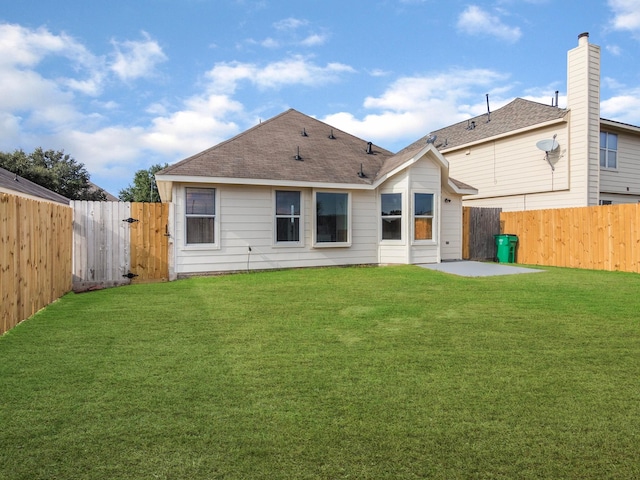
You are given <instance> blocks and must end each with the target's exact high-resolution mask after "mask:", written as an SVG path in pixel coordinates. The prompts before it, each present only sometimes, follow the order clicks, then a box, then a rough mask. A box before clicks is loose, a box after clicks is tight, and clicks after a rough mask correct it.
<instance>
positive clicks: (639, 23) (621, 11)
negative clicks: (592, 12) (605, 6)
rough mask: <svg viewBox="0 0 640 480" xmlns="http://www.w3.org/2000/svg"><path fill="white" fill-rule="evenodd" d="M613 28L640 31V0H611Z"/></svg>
mask: <svg viewBox="0 0 640 480" xmlns="http://www.w3.org/2000/svg"><path fill="white" fill-rule="evenodd" d="M609 8H611V10H612V11H613V14H614V18H613V20H612V25H613V28H614V29H616V30H630V31H632V32H636V33H640V0H609Z"/></svg>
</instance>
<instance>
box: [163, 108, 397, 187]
mask: <svg viewBox="0 0 640 480" xmlns="http://www.w3.org/2000/svg"><path fill="white" fill-rule="evenodd" d="M303 132H304V133H303ZM332 132H333V137H334V138H329V137H330V135H331V133H332ZM371 148H372V153H370V154H369V153H367V142H366V141H365V140H362V139H360V138H357V137H355V136H353V135H350V134H348V133H346V132H344V131H342V130H339V129H337V128H334V127H331V126H330V125H328V124H326V123H324V122H321V121H319V120H316V119H314V118H312V117H309V116H307V115H304V114H302V113H300V112H298V111H296V110H293V109H290V110H287V111H285V112H283V113H281V114H280V115H277V116H275V117H273V118H271V119H269V120H267V121H264V122H262V123H260V124H258V125H256V126H255V127H253V128H250V129H249V130H246V131H245V132H243V133H241V134H239V135H237V136H235V137H233V138H231V139H229V140H227V141H224V142H222V143H219V144H218V145H216V146H214V147H212V148H209V149H207V150H205V151H203V152H200V153H198V154H196V155H193V156H191V157H189V158H186V159H185V160H182V161H181V162H178V163H176V164H174V165H171V166H169V167H167V168H165V169H164V170H162V171H160V172H158V175H180V176H183V175H184V176H202V177H222V178H240V179H265V180H274V181H278V180H286V181H300V182H314V183H328V184H352V185H354V184H355V185H357V184H362V185H370V184H371V183H372V182H373V180H374V178H375V175H376V173H377V172H378V171H379V170H380V168H381V167H382V165H383V163H384V161H385V160H386V159H388V158H390V157H392V156H393V153H391V152H390V151H388V150H385V149H384V148H381V147H379V146H377V145H372V147H371ZM298 152H299V156H300V158H301V160H296V155H298ZM361 165H362V171H363V172H364V174H365V175H366V177H364V178H361V177H360V176H359V175H358V173H359V172H360V168H361Z"/></svg>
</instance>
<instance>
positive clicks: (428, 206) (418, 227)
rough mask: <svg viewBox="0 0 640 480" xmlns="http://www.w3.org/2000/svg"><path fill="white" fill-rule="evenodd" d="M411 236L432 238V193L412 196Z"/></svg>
mask: <svg viewBox="0 0 640 480" xmlns="http://www.w3.org/2000/svg"><path fill="white" fill-rule="evenodd" d="M413 238H414V240H433V193H415V194H414V196H413Z"/></svg>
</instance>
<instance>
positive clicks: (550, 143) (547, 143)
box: [536, 135, 560, 152]
mask: <svg viewBox="0 0 640 480" xmlns="http://www.w3.org/2000/svg"><path fill="white" fill-rule="evenodd" d="M559 146H560V145H559V144H558V142H556V136H555V135H554V136H553V138H551V139H547V140H540V141H539V142H538V143H536V147H538V148H539V149H540V150H542V151H543V152H553V151H554V150H555V149H556V148H558V147H559Z"/></svg>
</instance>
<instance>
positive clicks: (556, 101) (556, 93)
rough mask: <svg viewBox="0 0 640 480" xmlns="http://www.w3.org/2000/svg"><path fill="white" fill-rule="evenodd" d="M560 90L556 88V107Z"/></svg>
mask: <svg viewBox="0 0 640 480" xmlns="http://www.w3.org/2000/svg"><path fill="white" fill-rule="evenodd" d="M558 93H559V92H558V90H556V107H557V106H558Z"/></svg>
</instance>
